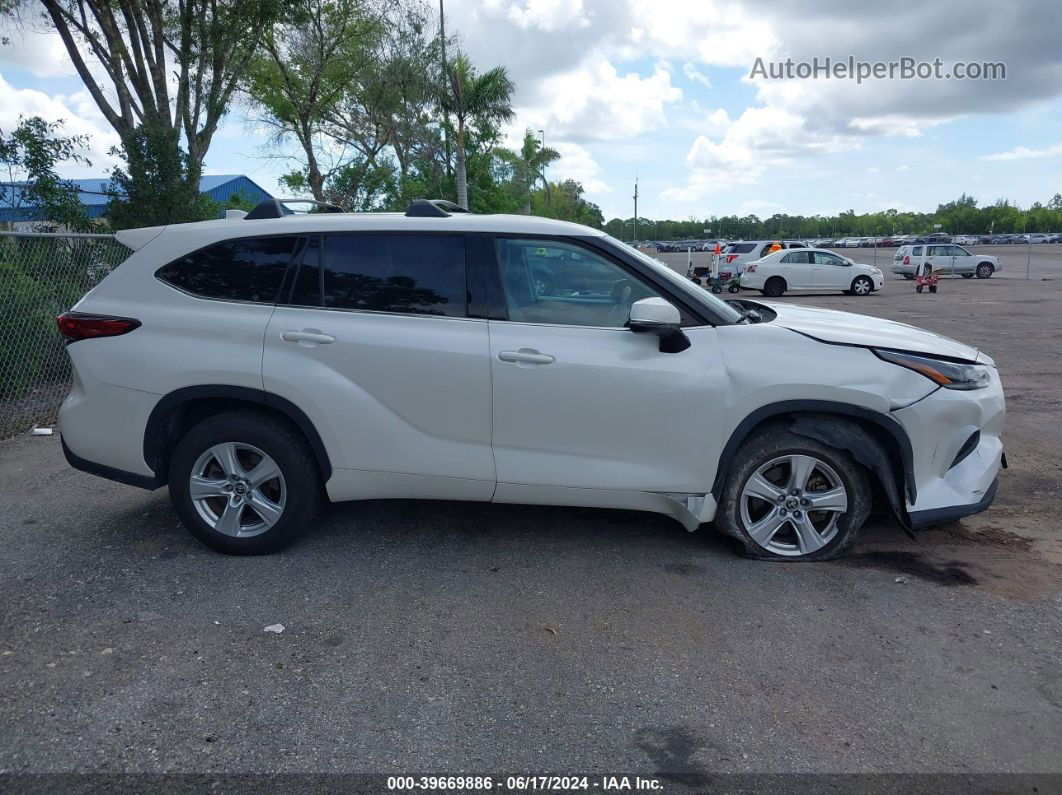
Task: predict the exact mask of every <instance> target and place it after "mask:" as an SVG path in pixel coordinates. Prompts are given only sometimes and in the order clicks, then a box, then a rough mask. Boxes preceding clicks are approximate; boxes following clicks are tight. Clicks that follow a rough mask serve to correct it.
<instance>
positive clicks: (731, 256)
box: [726, 254, 737, 265]
mask: <svg viewBox="0 0 1062 795" xmlns="http://www.w3.org/2000/svg"><path fill="white" fill-rule="evenodd" d="M736 259H737V254H727V255H726V264H727V265H729V264H730V263H731V262H733V261H734V260H736Z"/></svg>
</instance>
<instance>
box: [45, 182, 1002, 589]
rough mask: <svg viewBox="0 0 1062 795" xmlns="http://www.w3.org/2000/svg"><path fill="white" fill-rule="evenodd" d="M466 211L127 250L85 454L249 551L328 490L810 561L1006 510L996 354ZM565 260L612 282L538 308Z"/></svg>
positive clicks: (102, 305) (76, 352)
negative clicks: (884, 514)
mask: <svg viewBox="0 0 1062 795" xmlns="http://www.w3.org/2000/svg"><path fill="white" fill-rule="evenodd" d="M458 210H460V208H458V207H456V205H452V204H450V203H448V202H430V201H424V200H421V201H417V202H414V203H413V205H411V206H410V208H409V210H408V211H407V213H406V214H405V216H402V215H392V214H348V213H340V212H321V213H312V214H287V212H286V210H285V209H284V206H283V204H282V203H281V202H279V201H277V200H272V201H267V202H263V204H261V205H259V206H258V207H257V208H255V210H253V211H252V212H251V213H250V214H249V215H247V216H246V218H245V219H244V220H232V219H227V220H220V221H207V222H201V223H190V224H173V225H170V226H166V227H155V228H151V229H127V230H123V231H120V232H118V233H117V239H118V240H119V242H121V243H122V244H124V245H126V246H127V247H128V248H129V249H131V254H130V256H129V258H128V259H127V260H126V261H125V262H124V263H122V264H121V265H120V266H119V267H118V268H116V269H115V270H114V271H113V272H112V273H111V274H110V275H109V276H107V277H106V278H105V279H103V281H102V282H100V283H99V284H98V285H97V286H96V287H95V288H94V289H93V290H92V291H90V292H89V293H88V294H87V295H85V297H84V298H82V299H81V301H79V302H78V303H77V305H76V306H75V307H74V309H73V310H72V311H70V312H68V313H65V314H63V315H62V316H61V317H60V318H59V329H60V331H61V332H62V334H63V336H64V337H65V339H66V341H67V347H66V350H67V352H68V354H69V358H70V362H71V365H72V367H73V371H74V378H73V386H72V388H71V391H70V394H69V395H68V396H67V397H66V399H65V400H64V402H63V404H62V408H61V411H60V417H59V424H60V429H61V431H62V445H63V450H64V452H65V454H66V457H67V460H68V461H69V462H70V463H71V464H72V465H73V466H74V467H77V468H78V469H82V470H84V471H86V472H91V473H93V474H96V475H100V476H102V477H106V478H110V479H112V480H117V481H119V482H122V483H127V484H131V485H134V486H141V487H144V488H147V489H156V488H159V487H161V486H167V487H168V488H169V492H170V497H171V500H172V502H173V505H174V508H175V510H176V513H177V515H178V516H179V517H180V518H181V520H182V522H183V523H184V524H185V525H186V526H187V527H188V529H189V530H190V531H191V532H192V533H193V534H194V535H195V536H196V537H197V538H198V539H200V540H201V541H203V542H204V543H206V544H208V545H209V546H211V547H213V548H215V549H218V550H221V551H224V552H228V553H237V554H254V553H264V552H271V551H274V550H277V549H279V548H281V547H283V546H285V545H286V544H288V543H289V542H291V541H292V540H294V539H295V538H296V537H297V536H298V535H299V534H300V533H301V532H302V531H303V530H305V529H306V528H307V527H308V526H309V525H310V524H311V523H312V521H313V517H314V516H315V514H316V513H317V511H318V509H319V508H320V507H321V503H322V501H323V500H324V499H325V498H326V497H327V499H330V500H333V501H343V500H365V499H380V498H403V499H408V498H418V499H444V500H470V501H480V502H497V503H537V504H554V505H579V506H587V507H596V508H626V509H636V510H647V511H655V512H658V513H662V514H666V515H669V516H672V517H674V518H675V519H677V520H678V521H679V522H681V523H682V524H683V525H685V526H686V527H687V528H688V529H691V530H692V529H694V528H696V527H698V526H699V525H701V524H702V523H705V522H710V521H714V523H715V527H716V528H717V529H718V530H720V531H722V532H723V533H726V534H729V535H732V536H734V537H735V538H737V539H738V540H739V541H740V542H741V543H742V545H743V546H744V548H745V550H746V551H747V553H748V554H749V555H751V556H754V557H759V558H769V559H771V558H773V559H784V560H793V561H798V560H821V559H825V558H832V557H836V556H838V555H840V554H842V553H844V552H845V551H846V550H848V549H849V548H850V547H851V545H852V544H853V542H854V540H855V538H856V533H857V532H858V530H859V528H860V526H861V525H862V524H863V522H864V520H865V519H866V517H867V515H868V513H869V512H870V510H871V507H872V501H873V500H874V499H881V500H882V501H883V502H884V503H885V504H887V505H888V506H889V507H890V508H891V509H892V510H893V511H894V512H895V514H896V515H897V516H898V517H899V519H900V521H901V522H902V523H903V524H904V526H905V527H909V528H914V529H919V528H923V527H926V526H930V525H934V524H940V523H946V522H951V521H954V520H955V519H957V518H959V517H962V516H966V515H969V514H971V513H976V512H978V511H982V510H984V509H985V508H987V507H988V506H989V505H990V504H991V503H992V500H993V498H994V496H995V491H996V474H997V471H998V469H999V467H1000V464H1001V459H1002V453H1003V445H1002V441H1001V438H1000V436H1001V433H1002V426H1003V416H1004V399H1003V389H1002V386H1001V384H1000V380H999V375H998V373H997V371H996V367H995V363H994V362H993V361H992V359H990V358H989V357H988V356H986V355H985V354H984V353H982V352H980V351H978V350H977V349H976V348H973V347H970V346H968V345H964V344H962V343H960V342H956V341H954V340H951V339H948V338H946V337H942V336H940V335H938V334H935V333H932V332H929V331H923V330H920V329H916V328H914V327H912V326H908V325H906V324H902V323H895V322H892V321H889V320H882V319H878V318H870V317H862V316H860V315H854V314H848V313H844V312H833V311H829V310H825V309H819V308H802V307H799V306H791V305H785V304H777V303H776V304H772V303H768V302H757V301H749V300H739V301H735V302H725V301H722V300H720V299H718V298H716V297H715V296H713V295H712V294H711V293H709V292H708V291H706V290H703V289H701V288H700V287H697V286H695V285H693V284H692V283H691V282H689V281H688V280H686V279H684V278H683V277H682V276H680V275H679V274H677V273H675V272H674V271H672V270H671V269H670V268H668V267H667V266H666V265H663V264H662V263H660V262H658V261H656V260H654V259H653V258H651V257H649V256H648V255H645V254H643V253H641V252H639V251H637V250H635V249H633V248H631V247H629V246H627V245H625V244H623V243H620V242H619V241H617V240H615V239H613V238H611V237H609V236H607V235H605V234H604V233H603V232H601V231H600V230H596V229H591V228H589V227H584V226H579V225H576V224H571V223H565V222H561V221H554V220H551V219H547V218H536V217H530V216H520V215H518V216H512V215H473V214H470V213H467V212H463V211H462V212H458ZM574 255H578V256H574ZM542 259H545V260H549V261H555V260H569V261H573V262H580V263H589V264H590V265H592V266H593V268H594V271H595V272H599V271H600V272H604V271H610V272H611V274H612V276H613V278H612V279H611V284H610V286H608V288H607V289H606V287H605V284H606V283H607V282H608V281H609V280H605V281H604V282H600V283H598V282H595V283H594V284H592V285H590V286H589V287H588V286H587V285H586V283H585V281H584V279H583V277H582V276H576V277H575V279H574V281H572V282H570V283H568V282H562V283H558V284H556V285H554V289H553V292H552V293H551V294H548V295H544V294H541V293H540V292H538V289H537V287H536V285H535V280H534V278H533V276H532V272H533V264H534V263H535V262H536V261H538V260H542ZM559 273H560V276H561V278H562V279H564V278H566V276H565V274H566V271H564V270H563V269H562V270H560V271H559ZM691 417H696V418H697V422H695V423H692V424H691V422H690V421H689V418H691ZM875 495H880V497H876V496H875ZM350 543H352V544H353V543H358V539H357V535H356V534H354V535H352V536H351V539H350ZM276 576H277V577H278V578H279V577H280V576H281V574H280V572H278V573H277V574H276ZM279 582H280V580H279V579H278V583H279Z"/></svg>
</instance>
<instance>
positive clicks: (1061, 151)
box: [981, 144, 1062, 160]
mask: <svg viewBox="0 0 1062 795" xmlns="http://www.w3.org/2000/svg"><path fill="white" fill-rule="evenodd" d="M1058 155H1062V144H1055V145H1054V146H1046V147H1044V148H1043V149H1029V148H1028V147H1025V146H1017V147H1015V148H1014V149H1010V150H1008V151H1006V152H996V153H994V154H991V155H983V156H982V157H981V159H982V160H1029V159H1032V158H1040V157H1057V156H1058Z"/></svg>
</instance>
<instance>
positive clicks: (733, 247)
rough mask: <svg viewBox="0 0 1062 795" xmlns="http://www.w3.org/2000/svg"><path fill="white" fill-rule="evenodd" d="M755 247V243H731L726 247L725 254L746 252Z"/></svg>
mask: <svg viewBox="0 0 1062 795" xmlns="http://www.w3.org/2000/svg"><path fill="white" fill-rule="evenodd" d="M754 248H756V244H755V243H731V244H730V247H729V248H727V250H726V253H727V254H748V253H749V252H750V251H752V249H754Z"/></svg>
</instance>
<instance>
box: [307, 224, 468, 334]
mask: <svg viewBox="0 0 1062 795" xmlns="http://www.w3.org/2000/svg"><path fill="white" fill-rule="evenodd" d="M321 260H322V266H321V274H322V283H323V287H324V290H323V293H324V306H325V307H326V308H330V309H364V310H370V311H374V312H397V313H402V314H414V315H444V316H447V317H465V314H466V311H465V307H466V303H467V290H466V287H465V241H464V238H463V237H459V236H454V235H328V236H326V237H325V238H324V245H323V248H322V250H321Z"/></svg>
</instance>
